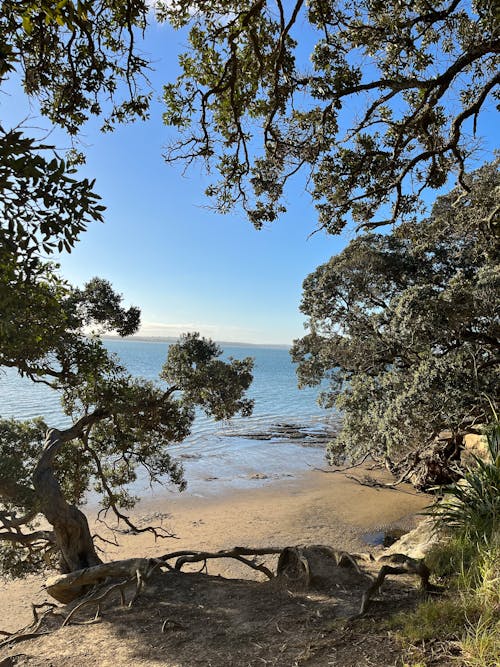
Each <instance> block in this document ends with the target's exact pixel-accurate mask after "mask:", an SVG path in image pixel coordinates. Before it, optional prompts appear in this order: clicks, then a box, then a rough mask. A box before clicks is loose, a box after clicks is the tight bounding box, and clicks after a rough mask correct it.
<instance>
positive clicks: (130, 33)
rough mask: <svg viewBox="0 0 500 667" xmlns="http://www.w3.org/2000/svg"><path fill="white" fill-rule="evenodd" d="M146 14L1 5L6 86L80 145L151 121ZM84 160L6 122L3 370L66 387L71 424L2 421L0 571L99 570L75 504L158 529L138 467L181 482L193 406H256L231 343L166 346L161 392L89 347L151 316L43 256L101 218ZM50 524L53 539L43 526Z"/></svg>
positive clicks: (99, 6)
mask: <svg viewBox="0 0 500 667" xmlns="http://www.w3.org/2000/svg"><path fill="white" fill-rule="evenodd" d="M148 11H149V6H148V4H147V3H146V2H143V1H141V0H120V1H119V2H115V1H114V0H113V1H111V0H101V1H100V2H93V1H85V0H83V1H80V0H79V1H78V2H73V1H72V0H66V1H64V2H52V1H50V0H41V1H40V2H38V1H35V2H33V1H32V0H26V1H22V2H10V1H9V0H7V1H6V2H3V3H2V6H1V7H0V37H1V41H0V49H1V51H0V86H2V85H3V84H5V82H6V81H7V79H8V77H9V76H14V77H16V78H17V79H18V80H19V82H20V83H21V84H22V86H23V88H24V91H25V92H26V94H27V95H29V96H32V97H35V98H37V100H38V102H39V104H40V110H41V113H42V114H43V115H45V116H46V117H47V118H48V119H49V120H50V122H51V123H52V124H54V125H58V126H60V127H62V128H63V129H64V130H66V131H67V132H68V133H69V135H70V136H72V137H76V136H77V134H78V131H79V128H80V127H81V126H82V124H83V123H84V122H85V121H86V120H87V119H88V118H89V116H90V115H96V116H103V117H104V129H105V130H110V129H112V128H113V125H114V123H116V122H122V121H128V120H131V119H132V118H134V117H145V116H146V114H147V109H148V105H149V101H150V95H149V93H148V92H146V94H144V93H143V91H142V89H141V85H142V87H145V88H146V89H147V80H146V79H145V72H146V70H147V67H148V64H147V61H146V60H145V59H144V58H143V57H142V56H141V55H140V53H139V52H138V50H137V47H136V41H137V37H138V35H139V34H140V32H141V31H143V30H144V28H145V26H146V18H147V15H148ZM141 79H142V84H141ZM82 159H83V156H81V155H79V154H77V153H76V151H74V152H73V154H72V155H71V156H70V159H69V160H64V159H62V158H61V157H60V156H59V155H58V153H57V151H56V150H55V148H54V147H52V146H49V145H47V144H46V143H45V142H41V141H37V140H36V138H34V137H30V136H26V134H25V132H24V130H23V128H22V127H18V128H14V129H12V128H11V129H4V128H0V190H1V192H2V198H1V203H0V242H1V243H0V310H1V313H2V318H1V320H0V365H2V366H8V367H11V368H15V369H17V370H18V372H19V373H20V374H21V375H24V376H26V377H28V378H29V379H31V380H32V381H33V382H42V383H44V384H46V385H48V386H49V387H51V388H52V389H53V390H54V391H56V392H58V393H59V395H60V396H61V401H62V405H63V409H64V412H65V414H66V415H67V416H68V418H69V419H70V420H71V425H70V426H68V427H67V428H65V429H54V428H50V427H49V426H48V425H47V424H45V423H44V422H43V420H42V419H37V420H32V421H30V422H24V423H23V422H17V421H11V420H0V436H1V437H0V543H1V544H3V545H4V546H2V547H1V549H0V554H1V556H0V561H1V562H0V565H1V566H2V567H3V568H4V569H5V570H8V571H10V572H14V573H16V572H17V573H22V572H25V571H27V570H29V569H38V568H39V567H40V566H41V564H42V563H43V562H44V561H45V558H46V557H47V556H50V555H52V556H57V557H58V559H59V562H60V566H61V569H62V570H63V571H73V570H78V569H80V568H82V567H87V566H89V565H94V564H96V563H99V562H100V559H99V556H98V554H97V552H96V549H95V545H94V543H93V539H92V536H91V534H90V531H89V527H88V522H87V519H86V517H85V515H84V514H83V513H82V512H81V510H80V509H79V505H80V504H81V503H82V501H83V499H84V497H85V494H86V493H87V491H88V490H89V489H90V488H94V489H95V490H96V491H98V492H99V493H100V494H101V497H102V506H103V509H104V510H111V511H112V512H114V513H115V515H116V517H117V518H118V519H119V520H120V521H122V522H124V523H125V524H126V525H127V526H128V527H129V528H130V529H131V530H133V531H139V530H150V531H153V532H154V533H155V534H158V531H157V530H156V529H154V528H153V527H147V528H142V529H138V528H137V527H136V526H134V525H133V523H132V522H131V521H130V519H129V518H128V516H127V515H126V510H127V509H129V508H130V507H132V506H133V504H134V503H135V501H136V499H135V498H134V497H132V496H131V495H130V493H129V492H128V491H127V485H128V484H130V483H131V482H133V481H134V479H135V478H136V475H137V470H138V468H140V467H142V468H144V469H145V471H146V473H147V475H149V478H150V479H151V480H152V481H158V480H160V478H164V477H165V476H166V477H167V478H169V479H170V480H171V481H172V482H174V483H176V484H178V485H179V486H180V487H182V486H183V485H184V480H183V476H182V468H181V467H180V466H179V465H178V464H177V463H176V462H175V461H173V460H171V459H170V456H169V454H168V445H169V443H171V442H180V441H182V440H183V439H184V438H185V437H187V435H189V432H190V429H191V426H192V423H193V419H194V410H195V407H196V406H198V407H200V408H201V409H203V410H204V411H205V412H206V413H207V414H208V415H210V416H212V417H214V418H215V419H226V418H229V417H231V416H233V415H235V414H237V413H241V414H243V415H247V414H249V413H250V412H251V410H252V401H250V400H249V399H247V398H245V396H244V395H245V391H246V389H247V388H248V387H249V385H250V382H251V380H252V374H251V370H252V361H251V359H249V358H247V359H244V360H241V361H237V360H229V362H223V361H222V360H221V359H220V356H221V354H222V351H221V350H220V348H219V347H218V346H217V345H216V344H215V343H213V342H212V341H209V340H205V339H203V338H200V337H199V336H198V335H197V334H190V335H186V336H184V337H183V338H181V340H180V341H179V343H178V344H176V345H172V346H171V347H170V349H169V352H168V357H167V360H166V362H165V365H164V367H163V370H162V372H161V375H160V379H161V383H152V382H147V381H145V380H141V379H137V378H133V377H131V376H130V374H129V373H128V372H127V371H126V369H125V368H124V367H123V366H122V365H121V364H120V363H119V362H118V360H117V359H116V358H114V357H113V356H111V355H109V354H108V353H107V351H106V349H105V348H104V346H103V345H102V343H101V342H100V340H99V339H98V338H97V337H95V336H90V337H89V335H88V331H89V327H90V328H92V329H93V330H94V333H96V334H99V333H103V332H106V331H108V332H109V331H115V332H117V333H119V334H120V335H122V336H125V335H129V334H132V333H134V332H135V331H137V328H138V326H139V321H140V312H139V310H138V309H137V308H134V307H132V308H128V309H124V308H123V306H122V304H121V301H122V299H121V297H120V296H119V295H117V294H116V293H115V292H114V290H113V288H112V287H111V285H110V284H109V283H107V282H106V281H103V280H100V279H98V278H95V279H93V280H92V281H90V282H89V283H88V284H87V285H86V286H85V287H84V288H82V289H77V288H73V287H71V286H70V285H68V284H67V283H66V282H65V281H64V280H63V279H62V278H61V277H60V276H59V274H58V272H57V266H56V265H54V264H53V263H50V262H48V261H46V259H44V257H46V256H47V255H49V256H50V255H51V254H52V253H54V252H55V251H59V252H70V251H71V249H72V247H73V246H74V244H75V243H76V242H77V240H78V237H79V235H80V234H81V232H82V231H84V230H85V228H86V226H87V225H88V223H89V222H91V221H93V220H102V219H103V211H104V207H103V206H102V205H101V204H100V202H99V197H98V196H97V195H96V194H95V193H94V192H93V188H94V183H93V182H91V181H88V180H87V179H81V180H78V178H77V174H76V169H75V166H74V163H78V162H79V161H81V160H82ZM41 516H44V517H45V519H46V520H47V521H48V523H49V524H50V525H51V529H50V530H45V529H43V530H42V529H40V527H39V519H40V517H41ZM5 545H7V546H5Z"/></svg>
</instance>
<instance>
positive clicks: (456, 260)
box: [292, 163, 500, 486]
mask: <svg viewBox="0 0 500 667" xmlns="http://www.w3.org/2000/svg"><path fill="white" fill-rule="evenodd" d="M464 179H465V181H466V185H467V188H468V192H464V191H463V190H461V189H460V188H457V189H455V190H453V191H451V192H450V193H449V194H448V195H445V196H441V197H439V198H438V199H437V201H436V203H435V204H434V207H433V209H432V214H431V216H430V217H429V218H427V219H424V220H422V221H421V222H418V223H406V224H403V225H401V226H400V227H399V228H397V229H396V230H395V231H393V233H392V234H387V235H384V234H375V233H367V234H364V235H361V236H360V237H359V238H356V239H355V240H353V241H352V242H351V243H350V244H349V245H348V246H347V248H346V249H345V250H344V251H343V252H341V253H340V254H339V255H337V256H335V257H332V259H331V260H330V261H329V262H327V263H326V264H324V265H322V266H320V267H318V269H316V271H314V272H313V273H312V274H311V275H310V276H308V277H307V278H306V280H305V282H304V293H303V300H302V305H301V310H302V312H303V313H304V314H305V315H306V316H307V318H308V320H307V326H308V328H309V331H310V332H309V333H308V334H307V335H306V336H304V337H303V338H301V339H299V340H297V341H295V343H294V346H293V350H292V355H293V358H294V360H295V361H297V362H298V363H299V379H300V383H301V384H302V385H317V384H319V382H320V381H321V380H324V379H328V381H329V388H328V389H327V390H326V391H324V392H323V394H322V402H323V404H324V405H325V406H333V405H337V406H338V407H340V408H341V409H342V411H343V414H344V421H343V427H342V431H341V433H340V435H339V437H338V439H337V440H336V441H335V443H334V445H333V447H332V450H331V455H332V459H334V460H338V459H339V458H343V457H345V456H346V455H347V456H350V457H351V458H352V459H354V460H359V459H361V458H362V457H363V456H364V455H365V454H366V453H370V454H372V455H373V456H375V457H376V458H377V457H378V458H380V459H385V460H386V461H387V462H388V464H389V466H390V467H391V469H393V470H396V469H398V466H397V464H398V462H400V461H401V459H405V463H406V464H407V468H406V470H407V471H408V474H411V473H412V472H414V470H412V465H413V464H415V463H416V462H417V461H419V460H420V459H421V458H425V456H424V455H423V454H422V451H423V450H424V449H425V443H430V442H431V441H432V439H433V438H434V437H435V436H436V435H437V434H438V433H439V432H440V431H443V430H451V432H452V434H453V436H454V438H453V440H452V442H451V445H452V447H451V449H450V448H449V447H448V451H447V452H446V453H447V455H448V456H450V457H456V456H457V454H458V453H459V448H460V443H461V438H462V436H463V435H464V434H465V433H467V432H474V431H475V428H476V427H477V426H478V425H480V424H484V423H485V422H487V421H489V419H490V418H491V408H492V406H494V405H495V401H496V400H497V398H498V367H499V365H500V355H499V353H500V318H499V315H500V312H499V306H498V294H499V289H500V271H499V263H498V258H499V256H500V253H499V250H500V246H499V242H498V224H499V221H500V173H499V170H498V163H494V164H490V165H487V166H485V167H483V168H482V169H480V170H478V171H476V172H474V173H473V174H471V175H466V176H464ZM448 444H449V443H448ZM443 463H444V471H443V470H437V468H436V470H432V469H428V468H427V469H426V470H425V471H423V472H422V474H421V475H420V477H419V483H420V484H421V485H423V486H425V485H426V484H429V483H433V482H436V481H443V480H439V475H440V474H442V473H443V472H444V473H446V468H447V462H446V461H443ZM437 467H438V466H437ZM399 469H400V470H401V472H404V470H403V469H402V468H401V466H399ZM448 469H449V467H448ZM433 475H435V477H434V478H433ZM436 476H437V477H438V479H436Z"/></svg>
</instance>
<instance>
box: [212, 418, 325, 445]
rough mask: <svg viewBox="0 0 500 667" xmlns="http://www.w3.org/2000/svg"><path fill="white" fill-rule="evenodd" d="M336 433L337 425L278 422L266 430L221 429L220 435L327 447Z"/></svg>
mask: <svg viewBox="0 0 500 667" xmlns="http://www.w3.org/2000/svg"><path fill="white" fill-rule="evenodd" d="M336 434H337V428H336V426H327V427H325V426H319V427H318V426H311V425H304V424H291V423H288V422H278V423H275V424H270V425H269V426H268V427H266V430H264V431H262V430H261V431H258V430H255V431H221V432H220V434H219V435H222V436H225V437H227V438H245V439H248V440H274V441H276V442H293V443H295V444H298V445H300V446H302V447H325V446H326V445H327V444H328V443H329V442H330V441H331V440H332V439H333V438H334V437H335V435H336Z"/></svg>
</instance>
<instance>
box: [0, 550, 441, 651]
mask: <svg viewBox="0 0 500 667" xmlns="http://www.w3.org/2000/svg"><path fill="white" fill-rule="evenodd" d="M267 555H279V558H278V563H277V567H276V575H275V574H274V573H273V572H272V571H271V570H270V569H269V568H268V567H267V566H266V565H264V564H263V563H261V562H258V561H257V560H256V557H257V556H267ZM248 557H253V558H248ZM219 558H232V559H235V560H237V561H238V562H241V563H243V564H244V565H246V566H248V567H250V568H251V569H253V570H256V571H258V572H261V573H262V574H264V575H265V576H266V577H267V578H268V579H273V578H275V577H277V578H281V579H282V581H283V582H284V583H285V585H286V586H287V588H292V589H295V590H307V589H308V588H309V587H310V586H312V585H314V584H316V583H318V582H321V581H322V580H324V581H326V582H327V583H329V585H331V584H332V582H333V583H334V584H335V585H337V586H338V585H339V583H340V584H342V586H344V587H347V588H349V587H350V586H352V587H353V590H364V592H363V594H362V597H361V604H360V610H359V613H358V614H356V615H355V616H353V617H351V618H357V617H359V616H362V615H363V614H364V613H365V612H366V611H367V609H368V607H369V604H370V601H371V599H372V598H373V596H374V595H375V594H376V593H377V592H378V591H379V589H380V587H381V585H382V583H383V582H384V580H385V578H386V577H387V576H388V575H400V574H414V575H417V576H418V577H419V578H420V581H421V587H422V589H423V590H424V591H429V590H435V589H436V587H433V586H432V585H431V584H430V583H429V576H430V571H429V569H428V568H427V567H426V565H425V564H424V562H423V560H417V559H413V558H409V557H408V556H405V555H402V554H392V555H388V556H382V557H381V558H380V559H379V560H380V562H383V565H382V567H381V569H380V571H379V572H378V575H377V576H376V577H374V576H373V574H371V573H370V572H368V571H365V569H364V568H362V567H360V565H359V564H358V562H361V561H365V562H368V561H373V557H372V556H371V555H370V554H350V553H348V552H346V551H341V550H338V549H334V548H332V547H328V546H323V545H311V546H295V547H286V548H284V549H281V548H277V547H269V548H262V549H252V548H248V547H234V549H230V550H222V551H217V552H207V551H175V552H172V553H168V554H165V555H163V556H161V557H160V558H130V559H127V560H121V561H115V562H111V563H103V564H101V565H96V566H94V567H90V568H85V569H83V570H78V571H77V572H72V573H70V574H66V575H60V576H57V577H53V578H52V579H51V580H49V581H48V582H47V585H46V590H47V592H48V593H49V594H50V595H52V596H53V597H54V598H55V599H56V600H58V601H59V602H63V603H66V602H68V601H72V600H74V599H76V598H77V597H78V596H79V595H81V591H82V590H87V591H89V588H90V592H88V593H87V595H86V596H85V597H84V598H83V599H81V601H80V602H79V603H78V604H76V606H75V607H73V609H71V611H70V612H69V613H68V614H67V616H66V617H65V619H64V621H63V623H62V626H66V625H68V624H69V623H70V622H74V617H75V616H76V615H77V614H78V613H79V612H80V611H81V610H82V609H85V608H86V607H88V606H92V605H95V606H96V613H95V616H94V619H93V620H94V621H95V620H97V619H98V618H99V616H100V613H101V606H102V604H103V603H104V602H105V601H106V600H108V599H110V598H111V597H112V596H113V595H115V594H118V595H119V597H120V602H121V604H122V605H125V604H126V597H125V594H126V590H127V588H130V587H131V586H132V585H133V584H134V583H135V590H134V592H133V595H132V597H131V599H130V601H129V602H128V605H129V606H132V605H133V604H134V602H135V600H136V599H137V597H138V596H139V594H140V593H141V591H142V590H143V588H144V586H145V583H146V582H147V580H148V579H149V578H150V577H151V576H152V574H153V573H154V572H155V571H156V570H157V569H158V568H162V569H163V568H165V569H167V570H170V571H177V572H181V571H182V568H183V566H184V565H186V564H188V563H203V564H204V565H205V566H206V564H207V561H208V560H210V559H219ZM169 561H174V564H173V565H172V564H171V563H170V562H169ZM367 584H369V585H368V586H367ZM366 586H367V587H366ZM47 606H49V607H50V609H45V611H44V612H42V613H41V614H40V613H39V610H40V609H42V608H44V607H45V608H46V607H47ZM55 606H56V605H53V604H50V603H45V604H44V605H39V606H35V605H33V617H34V620H33V623H32V624H31V625H29V626H27V627H26V628H23V629H22V630H20V631H19V632H16V633H12V634H10V633H7V632H2V633H1V634H3V635H6V639H4V640H3V641H1V642H0V647H2V646H6V645H8V644H11V643H14V642H18V641H23V640H24V639H31V638H34V637H38V636H40V635H41V634H47V633H48V632H50V631H43V632H40V627H41V624H42V621H43V620H44V618H45V617H46V616H47V615H48V614H50V613H52V611H53V609H54V607H55ZM165 627H166V626H165ZM162 631H164V629H163V630H162Z"/></svg>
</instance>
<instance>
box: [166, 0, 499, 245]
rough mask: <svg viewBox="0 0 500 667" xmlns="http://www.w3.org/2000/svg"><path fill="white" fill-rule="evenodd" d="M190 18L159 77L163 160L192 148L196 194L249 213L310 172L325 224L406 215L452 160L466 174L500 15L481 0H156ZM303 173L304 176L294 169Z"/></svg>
mask: <svg viewBox="0 0 500 667" xmlns="http://www.w3.org/2000/svg"><path fill="white" fill-rule="evenodd" d="M161 4H163V8H162V9H161V10H160V18H164V19H168V20H169V21H170V22H171V23H172V25H174V26H175V27H183V28H185V29H188V28H189V48H188V50H187V51H186V52H185V53H184V54H182V55H181V56H180V58H179V63H180V66H181V68H182V73H181V75H180V76H179V78H178V79H177V81H176V82H175V83H171V84H169V85H167V86H166V87H165V92H164V99H165V103H166V112H165V122H166V123H167V124H169V125H171V126H174V127H176V128H178V130H179V132H180V133H181V136H180V138H179V139H178V140H177V141H174V142H173V143H172V144H171V145H170V146H169V148H168V150H167V153H166V157H167V160H177V159H181V160H183V161H188V162H189V161H192V160H194V159H201V160H204V161H205V162H206V164H207V166H208V168H209V169H212V170H214V171H216V172H217V173H218V175H219V180H218V181H215V182H214V183H213V184H212V185H211V186H210V187H209V188H208V191H207V192H208V194H209V195H210V196H212V197H213V198H214V200H215V205H216V207H217V208H218V209H219V210H221V211H227V210H229V209H231V208H232V207H233V206H234V205H236V204H241V205H242V206H243V208H244V209H245V211H246V212H247V214H248V216H249V218H250V220H251V221H252V222H253V224H254V225H255V226H256V227H261V226H262V225H263V224H264V223H266V222H269V221H273V220H274V219H275V218H276V217H277V216H278V215H279V214H280V213H281V212H283V211H284V210H285V197H286V192H285V190H284V189H285V185H286V183H287V181H288V180H289V179H290V178H291V177H292V176H294V175H295V174H296V173H297V172H299V171H302V172H304V174H305V178H307V182H308V184H309V189H310V191H311V194H312V198H313V200H314V203H315V205H316V208H317V211H318V215H319V225H320V226H321V227H322V228H324V229H326V230H327V231H329V232H332V233H338V232H339V231H340V230H341V229H342V228H343V227H344V225H345V224H346V220H347V219H348V218H349V217H352V219H353V220H354V221H355V222H356V223H357V224H358V225H359V226H362V227H365V228H368V227H371V228H374V227H376V226H379V225H381V224H386V223H388V222H395V221H401V220H411V219H414V216H415V214H416V213H418V212H419V209H420V207H421V203H422V202H421V194H422V193H423V191H424V190H426V189H428V188H435V189H436V188H441V187H442V186H443V185H444V184H445V183H446V181H447V178H448V176H449V175H450V173H451V172H453V171H455V172H457V174H458V179H459V181H460V182H461V184H462V185H463V186H464V187H467V181H466V179H465V178H464V172H465V166H466V163H467V159H468V157H469V155H470V153H471V151H472V150H473V148H474V142H473V141H472V138H473V137H475V136H476V126H477V124H478V122H479V119H480V116H481V112H482V111H483V110H484V109H485V108H487V107H488V105H489V104H491V102H493V101H494V100H495V99H498V84H499V83H500V75H499V74H498V65H499V62H500V60H499V59H500V14H499V12H498V6H497V3H495V2H493V1H492V0H477V1H476V2H473V3H471V2H469V1H468V0H447V1H435V2H428V0H389V1H388V2H387V1H384V2H381V1H380V0H354V2H331V0H311V1H310V2H308V3H305V2H304V1H303V0H294V2H289V3H284V2H282V1H281V0H269V1H267V0H256V1H252V0H250V1H249V2H234V1H232V0H219V1H214V2H205V1H204V0H177V1H176V2H174V3H172V2H165V3H160V5H161ZM299 183H301V186H302V181H299Z"/></svg>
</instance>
